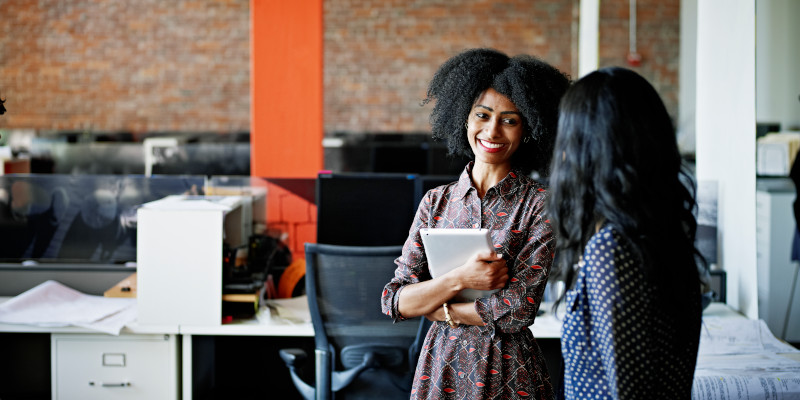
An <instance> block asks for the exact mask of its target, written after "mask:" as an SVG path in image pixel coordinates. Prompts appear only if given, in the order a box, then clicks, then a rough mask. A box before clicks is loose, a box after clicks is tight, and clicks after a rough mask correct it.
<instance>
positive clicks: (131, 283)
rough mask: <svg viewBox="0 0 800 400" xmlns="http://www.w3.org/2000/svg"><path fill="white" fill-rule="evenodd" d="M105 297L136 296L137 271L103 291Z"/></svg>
mask: <svg viewBox="0 0 800 400" xmlns="http://www.w3.org/2000/svg"><path fill="white" fill-rule="evenodd" d="M103 296H105V297H126V298H134V299H135V298H136V273H135V272H134V273H132V274H130V275H129V276H128V277H127V278H125V279H123V280H121V281H119V282H118V283H117V284H116V285H114V286H112V287H111V288H110V289H108V290H106V291H105V292H103Z"/></svg>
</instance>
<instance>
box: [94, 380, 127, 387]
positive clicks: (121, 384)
mask: <svg viewBox="0 0 800 400" xmlns="http://www.w3.org/2000/svg"><path fill="white" fill-rule="evenodd" d="M130 385H131V383H130V382H100V386H102V387H109V388H110V387H128V386H130ZM89 386H96V384H95V382H94V381H89Z"/></svg>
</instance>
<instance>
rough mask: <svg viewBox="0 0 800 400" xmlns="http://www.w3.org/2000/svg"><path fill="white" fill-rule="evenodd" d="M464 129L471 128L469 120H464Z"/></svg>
mask: <svg viewBox="0 0 800 400" xmlns="http://www.w3.org/2000/svg"><path fill="white" fill-rule="evenodd" d="M464 129H466V130H469V122H464Z"/></svg>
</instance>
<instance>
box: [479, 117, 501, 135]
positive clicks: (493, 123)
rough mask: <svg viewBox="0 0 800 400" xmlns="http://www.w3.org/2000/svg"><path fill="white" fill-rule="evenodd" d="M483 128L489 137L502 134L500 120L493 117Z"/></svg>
mask: <svg viewBox="0 0 800 400" xmlns="http://www.w3.org/2000/svg"><path fill="white" fill-rule="evenodd" d="M483 129H484V130H485V131H486V134H487V135H489V137H498V136H500V121H498V120H496V119H491V120H489V121H488V122H487V123H486V125H484V127H483Z"/></svg>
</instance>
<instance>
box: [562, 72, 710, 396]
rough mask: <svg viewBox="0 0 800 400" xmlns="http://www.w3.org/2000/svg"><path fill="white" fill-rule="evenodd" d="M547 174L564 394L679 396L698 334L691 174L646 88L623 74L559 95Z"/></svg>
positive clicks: (588, 79)
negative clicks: (559, 282) (558, 271)
mask: <svg viewBox="0 0 800 400" xmlns="http://www.w3.org/2000/svg"><path fill="white" fill-rule="evenodd" d="M559 112H560V114H559V125H558V135H557V138H556V145H555V150H554V157H553V162H552V168H551V176H550V199H549V203H548V204H549V205H548V210H549V212H550V219H551V223H552V224H553V228H554V230H555V232H556V236H557V237H558V241H557V245H556V254H558V258H559V262H560V264H561V268H562V271H563V274H564V278H565V282H566V287H567V288H568V290H567V291H566V293H565V295H564V297H562V299H559V301H564V300H565V301H566V316H565V319H564V324H563V328H562V338H561V348H562V353H563V356H564V391H565V397H566V398H567V399H587V398H592V399H611V398H613V399H689V398H690V397H691V388H692V380H693V376H694V369H695V363H696V359H697V347H698V343H699V339H700V323H701V313H702V308H701V298H700V297H701V296H700V278H699V269H698V262H699V260H700V259H699V258H698V257H699V252H698V251H697V250H696V248H695V244H694V237H695V231H696V227H697V223H696V220H695V217H694V215H693V209H694V207H695V205H696V203H695V197H694V188H693V186H692V184H691V183H692V178H691V176H690V175H689V174H688V173H687V172H686V170H685V169H684V167H683V165H682V161H681V156H680V153H679V151H678V146H677V143H676V139H675V131H674V129H673V125H672V121H671V119H670V117H669V115H668V113H667V110H666V109H665V107H664V104H663V102H662V101H661V98H660V97H659V96H658V93H656V91H655V89H654V88H653V87H652V86H651V85H650V84H649V83H648V82H647V81H646V80H645V79H644V78H643V77H641V76H640V75H638V74H637V73H635V72H633V71H631V70H627V69H624V68H604V69H601V70H598V71H595V72H593V73H590V74H588V75H587V76H585V77H584V78H582V79H580V80H579V81H578V82H577V83H576V84H575V85H574V86H573V87H572V88H570V90H568V91H567V93H566V94H565V96H564V98H563V99H562V101H561V107H560V109H559Z"/></svg>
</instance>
